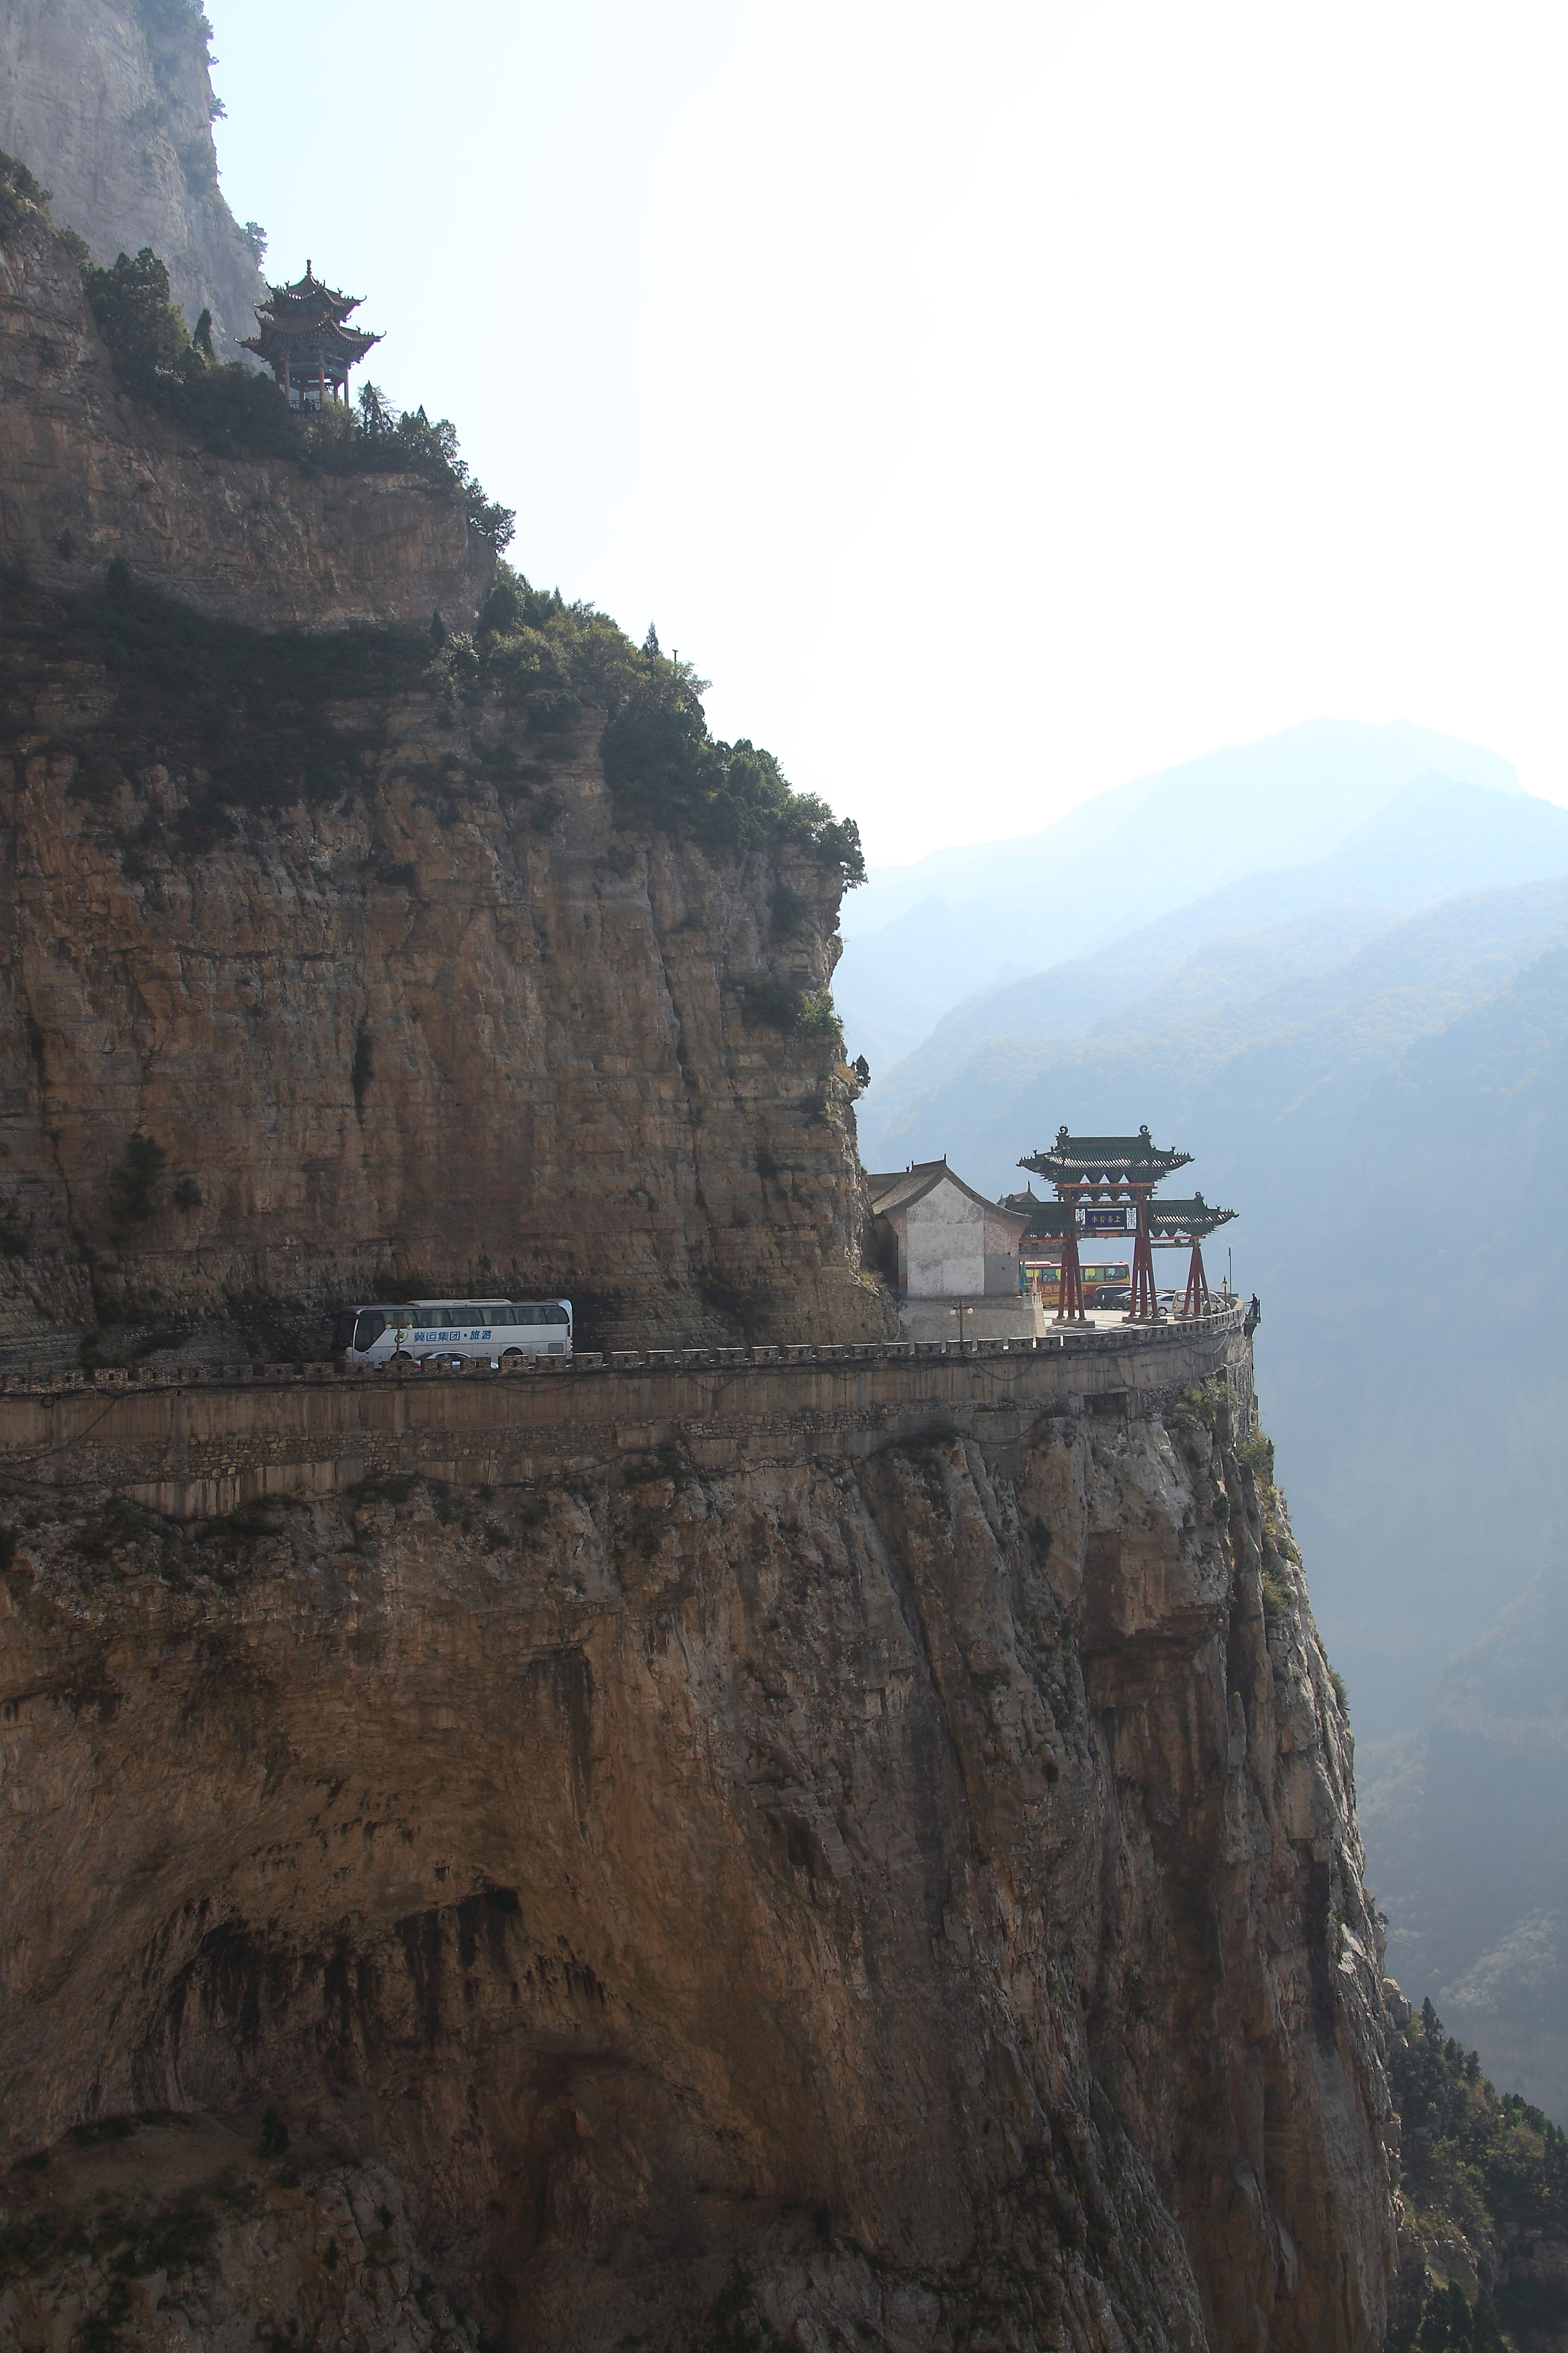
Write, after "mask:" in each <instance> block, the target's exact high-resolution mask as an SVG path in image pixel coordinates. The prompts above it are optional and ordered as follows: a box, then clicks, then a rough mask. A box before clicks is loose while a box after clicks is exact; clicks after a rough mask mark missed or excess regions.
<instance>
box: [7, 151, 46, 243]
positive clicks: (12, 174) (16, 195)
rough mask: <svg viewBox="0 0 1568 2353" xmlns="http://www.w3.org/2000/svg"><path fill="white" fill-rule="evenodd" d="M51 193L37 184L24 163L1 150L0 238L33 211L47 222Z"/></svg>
mask: <svg viewBox="0 0 1568 2353" xmlns="http://www.w3.org/2000/svg"><path fill="white" fill-rule="evenodd" d="M53 193H54V191H53V190H52V189H50V188H41V187H40V186H39V185H38V183H37V180H35V179H34V177H33V174H31V172H29V171H28V169H27V167H26V164H24V163H21V162H19V161H18V159H17V158H16V156H15V155H7V154H6V153H5V149H4V148H0V235H4V233H5V231H6V230H7V229H10V228H15V227H16V224H17V223H18V222H19V221H24V220H26V219H27V218H28V217H29V216H31V215H32V213H33V212H34V211H35V210H36V211H37V212H41V213H42V214H43V215H44V216H45V218H46V219H47V217H48V206H49V198H50V196H51V195H53Z"/></svg>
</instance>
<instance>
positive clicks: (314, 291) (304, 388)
mask: <svg viewBox="0 0 1568 2353" xmlns="http://www.w3.org/2000/svg"><path fill="white" fill-rule="evenodd" d="M363 299H364V298H363V295H360V294H341V293H339V292H338V290H337V289H336V288H335V287H332V286H323V285H322V283H321V280H320V279H319V278H317V277H316V276H315V275H314V274H313V273H312V270H311V268H310V263H309V262H308V261H307V262H306V264H305V275H304V276H303V278H297V279H296V280H295V281H294V283H293V285H292V286H269V287H268V290H267V300H266V301H265V302H258V304H257V306H256V322H257V326H258V331H259V332H258V333H256V334H254V335H249V336H247V338H246V340H245V342H244V343H242V344H241V345H240V349H241V350H242V351H246V352H254V353H256V355H257V357H258V359H260V360H264V361H265V362H266V364H267V365H268V367H269V368H270V369H271V370H272V373H273V375H274V376H275V377H276V379H277V381H278V383H279V385H280V386H281V388H282V390H283V392H284V394H285V395H286V396H287V398H288V401H289V406H290V407H291V408H296V409H300V408H320V407H321V406H323V405H324V403H325V402H326V400H327V399H328V397H329V396H330V397H331V399H333V400H343V401H346V400H347V398H348V396H349V370H350V368H352V367H353V366H354V365H355V364H356V363H357V362H358V361H360V360H363V357H364V355H365V353H366V352H368V351H369V350H371V348H372V347H373V345H374V344H376V343H380V342H381V340H382V338H381V337H380V336H379V335H367V334H363V333H362V332H361V331H360V330H359V329H358V328H357V327H346V326H345V325H344V324H343V322H344V320H345V319H346V318H347V317H348V315H349V313H350V311H357V310H358V309H359V306H360V304H361V302H362V301H363Z"/></svg>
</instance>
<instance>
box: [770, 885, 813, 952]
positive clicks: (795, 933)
mask: <svg viewBox="0 0 1568 2353" xmlns="http://www.w3.org/2000/svg"><path fill="white" fill-rule="evenodd" d="M810 917H811V909H810V907H809V906H808V905H807V904H806V902H805V900H804V899H803V898H802V897H801V895H800V892H798V891H792V890H791V889H790V887H789V884H788V883H787V882H775V883H774V885H773V913H772V917H771V919H770V923H769V929H770V931H771V932H772V934H773V938H774V939H775V940H798V939H799V938H801V937H802V935H803V934H805V932H806V931H807V930H809V928H810Z"/></svg>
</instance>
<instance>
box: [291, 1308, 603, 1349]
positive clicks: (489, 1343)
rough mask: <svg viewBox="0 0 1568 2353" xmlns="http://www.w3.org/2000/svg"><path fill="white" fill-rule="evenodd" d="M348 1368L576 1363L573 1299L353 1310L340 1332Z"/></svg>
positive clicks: (335, 1337)
mask: <svg viewBox="0 0 1568 2353" xmlns="http://www.w3.org/2000/svg"><path fill="white" fill-rule="evenodd" d="M332 1354H333V1356H335V1357H336V1358H337V1359H338V1361H339V1362H340V1363H342V1364H348V1365H386V1364H390V1363H391V1361H392V1359H393V1357H394V1356H401V1357H403V1358H404V1359H405V1361H406V1359H408V1358H409V1357H412V1358H413V1359H414V1361H415V1363H416V1364H421V1365H422V1364H424V1363H426V1361H429V1362H431V1363H444V1364H450V1363H452V1362H453V1361H454V1360H457V1361H458V1362H468V1363H470V1364H472V1363H483V1364H488V1365H499V1364H500V1363H502V1362H503V1361H504V1360H506V1359H509V1358H510V1359H512V1360H514V1361H515V1359H516V1358H518V1357H520V1356H570V1355H571V1354H572V1302H571V1301H570V1300H569V1299H411V1300H405V1302H404V1303H403V1304H402V1305H401V1306H395V1307H385V1306H383V1307H345V1308H344V1310H343V1312H342V1314H341V1315H340V1316H339V1317H338V1320H337V1323H336V1324H334V1326H333V1327H332Z"/></svg>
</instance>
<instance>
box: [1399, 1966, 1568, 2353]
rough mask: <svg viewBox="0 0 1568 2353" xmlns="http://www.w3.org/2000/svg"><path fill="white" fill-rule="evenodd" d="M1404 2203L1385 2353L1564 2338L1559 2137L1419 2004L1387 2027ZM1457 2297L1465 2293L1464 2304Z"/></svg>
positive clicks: (1474, 2350)
mask: <svg viewBox="0 0 1568 2353" xmlns="http://www.w3.org/2000/svg"><path fill="white" fill-rule="evenodd" d="M1388 2055H1389V2072H1390V2074H1391V2076H1392V2078H1393V2089H1394V2101H1395V2104H1396V2105H1397V2107H1398V2110H1399V2123H1400V2188H1401V2191H1402V2193H1403V2196H1404V2200H1405V2230H1404V2231H1403V2232H1402V2233H1401V2253H1402V2257H1403V2258H1404V2260H1403V2261H1402V2263H1401V2267H1400V2274H1399V2282H1398V2289H1397V2293H1396V2296H1395V2302H1394V2314H1393V2316H1392V2321H1391V2326H1390V2329H1389V2336H1388V2348H1389V2353H1504V2348H1508V2353H1546V2348H1557V2347H1559V2346H1561V2345H1562V2344H1563V2341H1564V2337H1565V2336H1568V2295H1565V2292H1564V2284H1565V2283H1568V2135H1565V2134H1564V2133H1563V2132H1562V2131H1561V2130H1560V2129H1559V2128H1558V2126H1556V2125H1554V2124H1553V2123H1552V2120H1551V2118H1550V2117H1549V2116H1544V2115H1542V2111H1541V2110H1540V2109H1539V2108H1533V2107H1531V2106H1529V2105H1527V2103H1526V2102H1525V2101H1523V2100H1522V2099H1521V2098H1520V2097H1519V2095H1518V2094H1516V2093H1502V2094H1500V2093H1498V2092H1497V2091H1495V2090H1494V2089H1493V2087H1492V2085H1491V2084H1489V2082H1488V2081H1487V2079H1486V2077H1485V2076H1484V2075H1483V2074H1482V2073H1481V2069H1480V2062H1479V2059H1478V2057H1477V2056H1476V2053H1475V2052H1473V2051H1471V2052H1464V2051H1462V2050H1461V2049H1460V2048H1459V2045H1458V2043H1457V2042H1455V2041H1454V2040H1453V2038H1452V2037H1451V2036H1447V2035H1445V2033H1444V2031H1443V2025H1442V2021H1441V2020H1440V2019H1439V2018H1438V2016H1437V2013H1436V2010H1434V2009H1433V2007H1432V2004H1431V2002H1430V2001H1425V2002H1423V2003H1422V2005H1421V2008H1420V2010H1419V2011H1418V2012H1412V2014H1411V2016H1410V2017H1409V2019H1408V2020H1407V2021H1405V2024H1404V2025H1402V2026H1401V2025H1398V2024H1396V2023H1393V2022H1391V2025H1390V2031H1389V2044H1388ZM1467 2290H1473V2291H1474V2294H1473V2295H1471V2294H1470V2293H1468V2292H1467Z"/></svg>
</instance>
